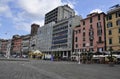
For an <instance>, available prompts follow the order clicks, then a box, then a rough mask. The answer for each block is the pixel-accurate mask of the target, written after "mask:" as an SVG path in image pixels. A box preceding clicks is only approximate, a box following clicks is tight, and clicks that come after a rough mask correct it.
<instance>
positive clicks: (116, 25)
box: [106, 5, 120, 51]
mask: <svg viewBox="0 0 120 79" xmlns="http://www.w3.org/2000/svg"><path fill="white" fill-rule="evenodd" d="M106 45H107V50H109V49H113V50H114V51H120V5H115V6H113V7H111V9H110V10H109V11H108V12H107V16H106Z"/></svg>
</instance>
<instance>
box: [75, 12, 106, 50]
mask: <svg viewBox="0 0 120 79" xmlns="http://www.w3.org/2000/svg"><path fill="white" fill-rule="evenodd" d="M104 19H105V14H104V13H92V14H89V15H87V18H85V19H82V20H81V21H80V22H81V24H80V25H79V26H76V27H75V28H74V51H75V52H102V51H105V30H104V29H105V20H104Z"/></svg>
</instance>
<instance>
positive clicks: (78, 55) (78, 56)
mask: <svg viewBox="0 0 120 79" xmlns="http://www.w3.org/2000/svg"><path fill="white" fill-rule="evenodd" d="M80 54H81V52H78V64H81V63H80Z"/></svg>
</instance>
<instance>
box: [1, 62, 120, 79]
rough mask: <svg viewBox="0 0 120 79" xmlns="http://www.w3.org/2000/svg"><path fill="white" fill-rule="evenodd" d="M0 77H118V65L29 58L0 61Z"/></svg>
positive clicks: (105, 78)
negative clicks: (27, 59)
mask: <svg viewBox="0 0 120 79" xmlns="http://www.w3.org/2000/svg"><path fill="white" fill-rule="evenodd" d="M0 79H120V65H115V67H109V66H108V65H107V64H77V63H76V62H63V61H60V62H56V61H54V62H53V61H42V60H30V61H29V62H28V61H0Z"/></svg>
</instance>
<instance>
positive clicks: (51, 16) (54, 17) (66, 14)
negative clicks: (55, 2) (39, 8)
mask: <svg viewBox="0 0 120 79" xmlns="http://www.w3.org/2000/svg"><path fill="white" fill-rule="evenodd" d="M74 15H75V11H74V10H73V9H72V8H70V7H69V6H68V5H64V6H59V7H57V8H55V9H53V10H52V11H50V12H48V13H46V14H45V24H48V23H50V22H55V23H57V22H58V21H60V20H63V19H67V18H70V17H72V16H74Z"/></svg>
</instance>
